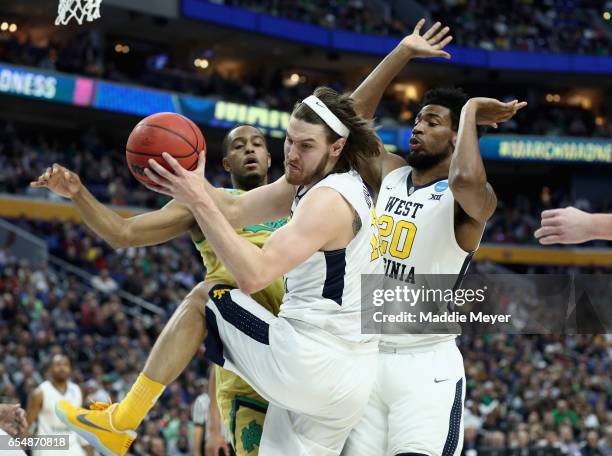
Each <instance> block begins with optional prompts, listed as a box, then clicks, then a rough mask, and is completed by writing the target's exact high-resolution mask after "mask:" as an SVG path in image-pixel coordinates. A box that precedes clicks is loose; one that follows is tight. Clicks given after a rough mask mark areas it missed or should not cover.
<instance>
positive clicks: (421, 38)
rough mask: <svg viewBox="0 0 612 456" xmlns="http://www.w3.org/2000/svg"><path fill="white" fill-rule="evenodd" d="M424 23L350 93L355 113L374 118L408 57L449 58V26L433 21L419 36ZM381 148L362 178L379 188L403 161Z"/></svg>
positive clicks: (423, 21)
mask: <svg viewBox="0 0 612 456" xmlns="http://www.w3.org/2000/svg"><path fill="white" fill-rule="evenodd" d="M424 25H425V19H421V20H420V21H419V22H418V23H417V25H416V26H415V28H414V30H413V32H412V33H411V34H410V35H408V36H407V37H405V38H404V39H403V40H402V41H401V42H400V43H399V44H398V45H397V46H396V47H395V49H393V51H391V52H390V53H389V54H388V55H387V56H386V57H385V58H384V59H383V60H382V62H380V63H379V64H378V66H377V67H376V68H375V69H374V70H373V71H372V72H371V73H370V74H369V75H368V77H367V78H366V79H365V80H364V81H363V82H362V83H361V84H360V85H359V87H357V89H356V90H355V91H354V92H353V94H352V95H351V97H352V98H353V100H354V102H355V105H354V106H355V111H356V112H357V114H359V115H361V116H362V117H365V118H366V119H370V118H372V117H374V114H375V113H376V108H377V107H378V104H379V103H380V100H381V98H382V96H383V94H384V93H385V90H387V87H388V86H389V84H391V81H393V79H394V78H395V77H396V76H397V75H398V74H399V73H400V71H401V70H402V69H403V68H404V67H405V66H406V65H407V64H408V62H410V60H412V59H414V58H417V57H422V58H429V57H442V58H446V59H450V54H449V53H448V52H446V51H444V50H443V49H444V47H445V46H446V45H447V44H448V43H450V42H451V40H452V39H453V38H452V36H447V34H448V32H449V28H448V27H443V28H442V29H440V27H441V26H442V24H440V22H436V23H435V24H434V25H432V26H431V27H430V28H429V30H427V31H426V32H425V33H424V34H423V35H421V29H422V28H423V26H424ZM380 147H381V153H380V155H379V156H378V157H376V158H373V159H372V160H370V163H368V164H367V166H364V169H366V170H367V171H366V173H367V174H368V175H367V176H364V178H365V179H366V180H367V181H368V182H369V183H370V184H371V185H374V186H375V187H376V188H379V187H380V183H381V182H382V180H383V179H384V177H385V176H386V175H387V174H389V173H390V172H391V171H393V170H394V169H397V168H399V167H401V166H404V165H405V164H406V162H405V161H404V159H403V158H401V157H399V156H397V155H395V154H392V153H388V152H387V151H385V150H384V147H383V145H382V144H381V145H380Z"/></svg>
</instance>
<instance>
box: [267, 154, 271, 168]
mask: <svg viewBox="0 0 612 456" xmlns="http://www.w3.org/2000/svg"><path fill="white" fill-rule="evenodd" d="M267 160H268V169H270V167H271V166H272V156H271V155H270V152H268V158H267Z"/></svg>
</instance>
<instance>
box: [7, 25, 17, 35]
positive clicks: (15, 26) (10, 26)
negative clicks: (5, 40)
mask: <svg viewBox="0 0 612 456" xmlns="http://www.w3.org/2000/svg"><path fill="white" fill-rule="evenodd" d="M16 31H17V24H11V25H9V32H11V33H15V32H16Z"/></svg>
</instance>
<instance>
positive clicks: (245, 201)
mask: <svg viewBox="0 0 612 456" xmlns="http://www.w3.org/2000/svg"><path fill="white" fill-rule="evenodd" d="M162 157H163V158H164V160H166V162H167V163H168V165H170V167H171V168H172V169H173V170H174V175H173V174H172V173H171V172H169V171H168V170H166V169H165V168H164V167H163V166H161V165H160V164H159V163H157V162H156V161H155V160H149V166H150V168H146V169H145V171H144V172H145V174H146V175H147V177H148V178H149V179H150V180H152V181H153V182H154V183H155V185H151V186H147V187H148V188H149V189H151V190H153V191H156V192H159V193H162V194H165V195H168V196H172V193H170V192H168V191H167V188H165V187H164V185H165V184H167V183H168V179H169V178H172V177H174V176H177V175H180V176H185V177H187V179H189V180H190V181H191V184H192V187H191V191H192V193H193V194H194V195H197V194H198V193H202V191H204V192H205V193H206V194H207V195H208V196H209V197H210V198H212V200H213V201H214V202H215V205H216V206H217V208H218V209H219V210H220V211H221V213H222V214H223V215H224V216H225V218H226V219H227V220H228V221H229V223H230V225H231V226H232V227H234V228H241V227H243V226H249V225H256V224H258V223H264V222H269V221H271V220H278V219H280V218H283V217H287V216H288V215H289V212H290V210H291V204H292V202H293V197H294V196H295V191H296V189H295V186H293V185H291V184H289V183H288V182H287V180H286V179H285V177H284V176H283V177H281V178H280V179H278V180H276V181H275V182H272V183H271V184H267V185H262V186H261V187H258V188H255V189H253V190H250V191H248V192H246V193H243V194H242V195H238V196H237V195H232V194H230V193H228V192H226V191H224V190H223V189H220V188H216V187H214V186H213V185H212V184H211V183H210V182H209V181H208V180H207V179H206V178H203V176H204V167H205V163H206V156H205V154H204V153H202V154H200V161H199V162H198V167H197V168H196V169H195V170H193V171H186V170H185V169H184V168H182V167H181V166H180V165H179V163H178V162H177V161H176V160H175V159H174V158H173V157H172V156H171V155H170V154H168V153H163V154H162Z"/></svg>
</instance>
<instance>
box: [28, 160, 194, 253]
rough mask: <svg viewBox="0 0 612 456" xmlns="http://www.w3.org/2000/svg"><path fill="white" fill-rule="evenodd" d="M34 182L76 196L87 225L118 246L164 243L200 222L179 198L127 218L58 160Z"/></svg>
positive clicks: (76, 204) (60, 192)
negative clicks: (97, 197) (88, 188)
mask: <svg viewBox="0 0 612 456" xmlns="http://www.w3.org/2000/svg"><path fill="white" fill-rule="evenodd" d="M30 185H31V186H32V187H46V188H48V189H49V190H51V191H53V192H54V193H57V194H58V195H60V196H63V197H65V198H70V199H72V201H73V203H74V205H75V207H76V209H77V211H78V212H79V214H80V216H81V218H82V219H83V221H84V222H85V223H86V224H87V226H89V227H90V228H91V229H92V230H93V231H95V232H96V234H97V235H98V236H100V237H101V238H102V239H104V240H105V241H106V242H108V243H109V244H110V245H111V246H112V247H114V248H121V247H131V246H133V247H139V246H146V245H156V244H161V243H163V242H166V241H169V240H170V239H173V238H175V237H177V236H180V235H181V234H183V233H185V232H186V231H188V230H189V229H190V228H191V227H193V226H195V224H196V223H195V219H194V218H193V215H192V214H191V211H190V210H189V209H188V208H187V207H185V206H183V205H181V204H178V203H177V202H176V201H171V202H169V203H168V204H167V205H166V206H164V207H163V208H161V209H159V210H157V211H152V212H148V213H145V214H141V215H137V216H134V217H130V218H123V217H121V216H120V215H119V214H117V213H116V212H115V211H113V210H112V209H110V208H108V207H106V206H104V205H103V204H102V203H100V202H99V201H98V200H97V199H96V197H95V196H93V195H92V194H91V193H90V192H89V190H87V188H86V187H85V185H83V184H82V182H81V180H80V179H79V176H78V175H77V174H76V173H74V172H72V171H69V170H68V169H66V168H64V167H63V166H60V165H58V164H54V165H53V166H51V167H50V168H48V169H47V170H46V171H45V173H43V174H42V175H41V176H40V177H39V178H38V179H37V180H36V181H34V182H32V183H31V184H30Z"/></svg>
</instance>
